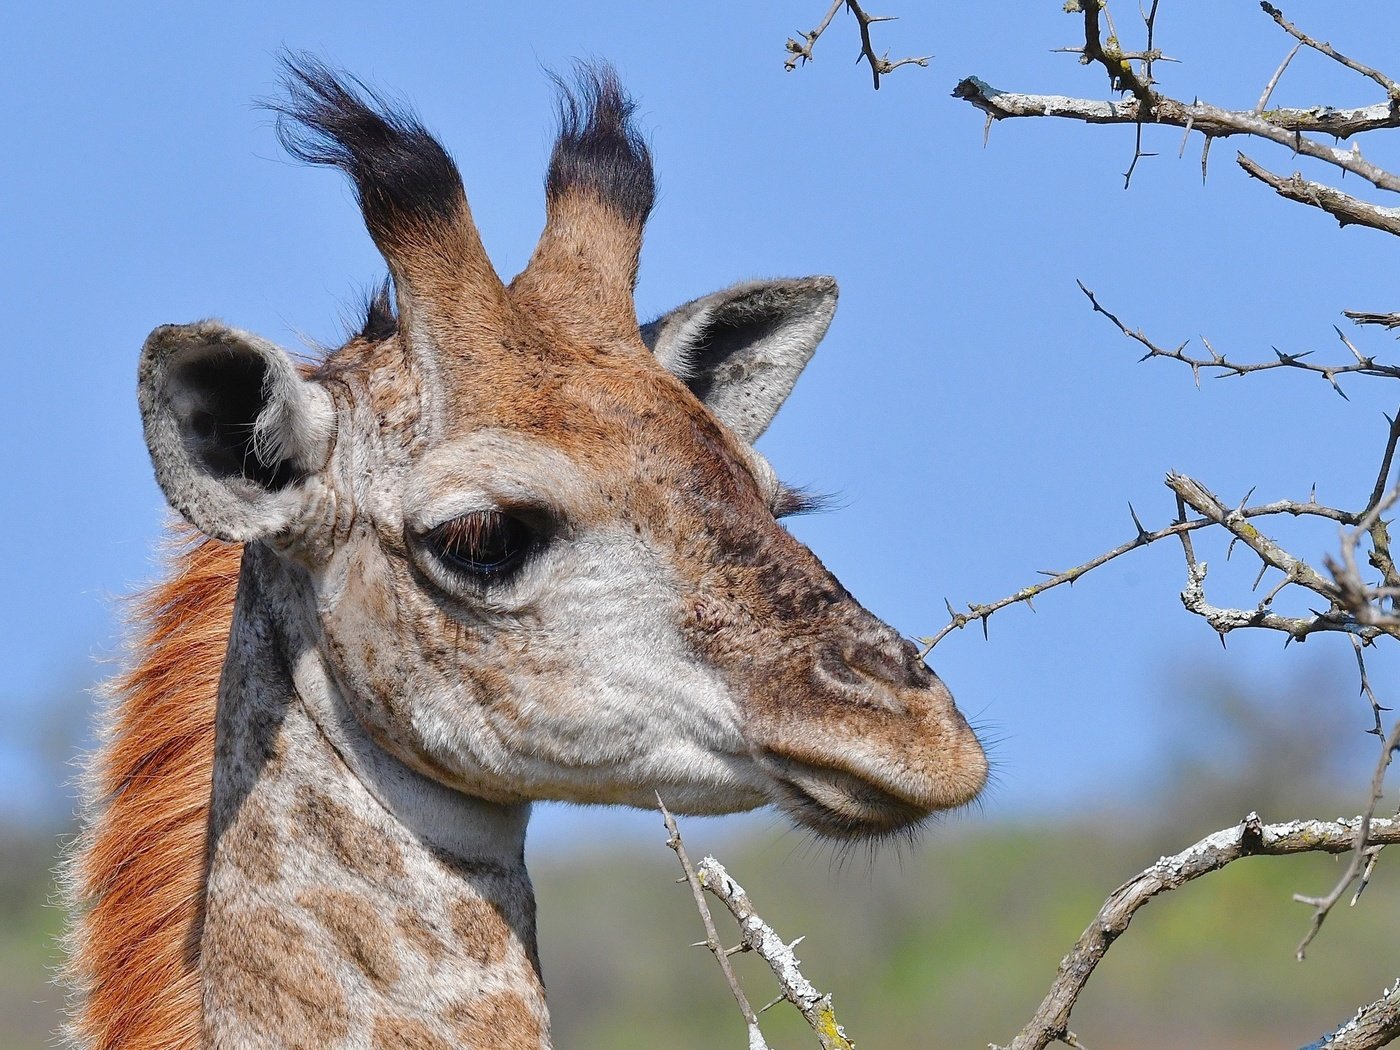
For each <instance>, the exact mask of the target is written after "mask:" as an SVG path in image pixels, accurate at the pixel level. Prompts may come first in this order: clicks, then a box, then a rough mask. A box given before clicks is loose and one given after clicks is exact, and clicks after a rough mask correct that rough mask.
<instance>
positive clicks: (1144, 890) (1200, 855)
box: [1004, 813, 1400, 1050]
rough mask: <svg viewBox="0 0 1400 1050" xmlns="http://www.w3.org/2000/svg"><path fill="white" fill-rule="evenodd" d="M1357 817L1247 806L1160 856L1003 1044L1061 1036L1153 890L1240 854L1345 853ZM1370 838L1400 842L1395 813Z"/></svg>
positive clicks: (1020, 1046)
mask: <svg viewBox="0 0 1400 1050" xmlns="http://www.w3.org/2000/svg"><path fill="white" fill-rule="evenodd" d="M1360 823H1361V818H1360V817H1357V818H1354V819H1351V820H1337V821H1320V820H1297V821H1290V822H1288V823H1285V824H1263V823H1261V822H1260V820H1259V817H1258V816H1257V815H1255V814H1253V813H1251V814H1250V815H1249V816H1248V817H1246V818H1245V820H1244V822H1243V823H1242V824H1240V825H1239V826H1238V827H1233V828H1226V829H1224V830H1222V831H1217V832H1215V833H1214V834H1212V835H1207V836H1206V837H1205V838H1203V839H1201V840H1200V841H1199V842H1197V843H1195V844H1194V845H1192V846H1189V847H1187V848H1186V849H1184V850H1182V851H1181V852H1180V853H1178V854H1176V855H1175V856H1171V857H1162V858H1161V859H1160V860H1158V861H1157V863H1156V864H1154V865H1152V866H1151V867H1150V868H1147V869H1146V870H1145V871H1143V872H1141V873H1140V874H1138V875H1137V876H1135V877H1134V878H1132V879H1130V880H1128V881H1127V882H1126V883H1124V884H1123V885H1122V886H1120V887H1118V889H1116V890H1114V891H1113V893H1112V894H1111V895H1110V896H1109V898H1108V900H1107V901H1105V902H1104V905H1103V907H1102V908H1100V909H1099V913H1098V914H1097V915H1096V916H1095V917H1094V921H1093V922H1091V923H1090V924H1089V926H1088V928H1087V929H1086V930H1085V931H1084V933H1083V934H1082V935H1081V936H1080V938H1079V940H1078V942H1076V944H1075V945H1074V947H1073V948H1072V949H1070V952H1069V954H1068V955H1066V956H1065V957H1064V959H1063V960H1062V961H1061V962H1060V967H1059V972H1058V974H1057V975H1056V977H1055V981H1054V983H1053V984H1052V985H1051V987H1050V991H1049V993H1048V994H1047V995H1046V997H1045V999H1044V1000H1043V1001H1042V1002H1041V1004H1040V1007H1039V1009H1037V1010H1036V1012H1035V1015H1034V1016H1033V1017H1032V1018H1031V1020H1030V1022H1029V1023H1028V1024H1027V1025H1026V1026H1025V1027H1024V1028H1022V1029H1021V1031H1020V1033H1018V1034H1017V1036H1016V1038H1015V1039H1013V1040H1012V1041H1011V1043H1010V1044H1009V1046H1008V1047H1006V1048H1004V1050H1044V1048H1045V1047H1047V1046H1049V1045H1050V1044H1051V1043H1052V1042H1054V1041H1056V1040H1058V1039H1063V1038H1064V1036H1065V1034H1066V1033H1067V1032H1068V1031H1069V1017H1070V1011H1071V1010H1073V1008H1074V1004H1075V1002H1076V1001H1077V1000H1078V998H1079V995H1080V993H1081V992H1082V991H1083V989H1084V986H1085V985H1086V984H1087V983H1088V981H1089V978H1090V977H1091V976H1092V975H1093V972H1094V969H1095V967H1097V966H1098V964H1099V963H1100V962H1101V961H1102V960H1103V957H1104V955H1105V954H1106V953H1107V952H1108V949H1109V947H1110V946H1111V945H1112V944H1113V942H1114V940H1116V939H1117V938H1118V936H1119V935H1120V934H1122V933H1123V931H1124V930H1126V929H1127V928H1128V924H1129V923H1130V922H1131V921H1132V919H1133V916H1134V915H1135V914H1136V913H1137V911H1138V909H1139V908H1141V907H1142V906H1143V905H1145V904H1146V903H1147V902H1148V901H1150V900H1151V899H1152V898H1153V897H1155V896H1157V895H1158V894H1160V893H1165V892H1167V891H1168V890H1174V889H1178V888H1179V887H1181V886H1184V885H1186V883H1188V882H1190V881H1192V880H1193V879H1197V878H1200V877H1201V876H1202V875H1207V874H1209V873H1210V872H1213V871H1218V870H1219V869H1220V868H1223V867H1224V866H1225V865H1227V864H1229V863H1231V862H1233V861H1236V860H1239V859H1240V858H1241V857H1250V856H1283V855H1287V854H1292V853H1309V852H1319V851H1320V852H1325V853H1345V852H1346V851H1347V850H1350V849H1353V848H1354V844H1355V839H1356V831H1357V827H1358V826H1359V824H1360ZM1369 841H1370V842H1371V843H1375V844H1379V843H1394V842H1400V821H1394V820H1373V821H1372V822H1371V825H1370V834H1369ZM1373 1005H1374V1004H1373ZM1366 1009H1367V1010H1369V1009H1371V1007H1367V1008H1366ZM1362 1013H1365V1010H1363V1011H1362ZM1348 1045H1352V1046H1357V1047H1362V1046H1364V1047H1372V1046H1380V1045H1382V1042H1359V1043H1354V1044H1348Z"/></svg>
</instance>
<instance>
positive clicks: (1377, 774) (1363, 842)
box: [1293, 649, 1400, 962]
mask: <svg viewBox="0 0 1400 1050" xmlns="http://www.w3.org/2000/svg"><path fill="white" fill-rule="evenodd" d="M1360 652H1361V651H1360V649H1358V650H1357V658H1358V659H1360ZM1362 680H1363V681H1364V680H1365V678H1364V671H1363V679H1362ZM1373 702H1374V699H1373ZM1396 748H1400V720H1397V721H1396V723H1395V725H1394V727H1393V728H1392V729H1391V731H1390V736H1388V737H1386V738H1385V741H1384V743H1382V744H1381V754H1380V758H1379V759H1378V760H1377V762H1376V768H1375V770H1374V771H1373V772H1372V774H1371V797H1370V798H1369V799H1368V800H1367V803H1366V810H1365V812H1363V813H1362V814H1361V817H1360V820H1359V823H1358V824H1357V827H1356V837H1355V839H1354V840H1353V842H1352V850H1351V860H1350V862H1349V863H1348V864H1347V867H1346V870H1345V871H1343V872H1342V874H1341V877H1340V878H1338V879H1337V882H1336V885H1334V886H1333V887H1332V889H1331V891H1330V892H1328V893H1327V895H1326V896H1324V897H1306V896H1304V895H1303V894H1301V893H1297V894H1294V895H1293V899H1294V900H1295V901H1297V902H1298V903H1299V904H1310V905H1312V908H1313V916H1312V922H1311V923H1309V924H1308V932H1307V933H1305V934H1304V935H1303V939H1302V941H1300V942H1299V944H1298V951H1297V956H1298V960H1299V961H1300V962H1301V961H1302V959H1303V955H1304V953H1305V952H1306V951H1307V949H1308V945H1309V944H1311V943H1312V941H1313V938H1314V937H1316V936H1317V931H1318V930H1320V929H1322V923H1323V921H1324V920H1325V919H1326V918H1327V916H1328V914H1329V913H1330V912H1331V911H1332V908H1333V906H1334V905H1335V904H1336V903H1337V901H1339V900H1341V899H1342V894H1344V893H1346V891H1347V887H1349V886H1350V885H1351V884H1352V883H1353V882H1354V881H1356V879H1357V878H1359V877H1361V875H1362V872H1363V870H1366V869H1369V868H1370V867H1371V865H1372V864H1373V863H1374V862H1375V858H1376V856H1377V855H1378V853H1379V851H1380V849H1381V844H1376V843H1374V842H1373V841H1372V839H1371V834H1370V832H1371V825H1372V821H1373V819H1374V816H1375V812H1376V804H1377V803H1379V802H1380V800H1381V796H1382V795H1384V794H1385V771H1386V769H1388V768H1389V766H1390V760H1391V758H1393V757H1394V755H1395V750H1396ZM1356 895H1357V897H1360V896H1361V891H1360V890H1357V891H1356ZM1352 903H1353V904H1355V903H1356V900H1355V898H1353V899H1352Z"/></svg>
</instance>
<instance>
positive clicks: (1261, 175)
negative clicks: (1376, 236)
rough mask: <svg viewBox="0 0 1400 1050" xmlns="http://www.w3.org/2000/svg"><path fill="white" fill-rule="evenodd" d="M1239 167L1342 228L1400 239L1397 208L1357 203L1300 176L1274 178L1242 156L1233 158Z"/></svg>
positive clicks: (1340, 193)
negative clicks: (1362, 229) (1378, 232)
mask: <svg viewBox="0 0 1400 1050" xmlns="http://www.w3.org/2000/svg"><path fill="white" fill-rule="evenodd" d="M1235 160H1236V161H1237V162H1238V163H1239V166H1240V167H1241V168H1243V169H1244V170H1245V171H1246V172H1247V173H1248V174H1250V175H1251V176H1253V177H1254V178H1256V179H1258V180H1259V181H1260V182H1262V183H1264V184H1266V185H1268V186H1272V187H1273V189H1274V191H1275V192H1276V193H1277V194H1278V195H1279V196H1280V197H1285V198H1287V199H1288V200H1291V201H1297V202H1298V203H1299V204H1306V205H1308V206H1310V207H1313V208H1320V209H1322V210H1323V211H1325V212H1327V213H1328V214H1329V215H1331V216H1332V217H1333V218H1335V219H1336V220H1337V223H1338V225H1341V226H1369V227H1370V228H1371V229H1373V230H1381V231H1382V232H1384V233H1390V234H1394V235H1396V236H1400V208H1383V207H1381V206H1380V205H1379V204H1370V203H1368V202H1367V201H1363V200H1358V199H1357V198H1355V197H1353V196H1351V195H1350V194H1346V193H1343V192H1342V191H1341V190H1337V189H1333V188H1332V187H1331V186H1325V185H1323V184H1322V183H1320V182H1313V181H1312V180H1310V179H1305V178H1303V176H1302V173H1301V172H1296V171H1295V172H1294V173H1293V174H1292V175H1291V176H1288V177H1285V176H1282V175H1275V174H1274V173H1273V172H1271V171H1269V170H1268V169H1267V168H1265V167H1264V166H1263V165H1261V164H1258V163H1256V162H1255V161H1253V160H1251V159H1250V158H1248V157H1246V156H1245V155H1244V154H1243V153H1238V154H1236V155H1235Z"/></svg>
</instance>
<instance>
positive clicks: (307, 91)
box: [268, 53, 505, 331]
mask: <svg viewBox="0 0 1400 1050" xmlns="http://www.w3.org/2000/svg"><path fill="white" fill-rule="evenodd" d="M282 64H283V70H284V77H283V87H284V90H285V98H284V99H282V100H278V101H274V102H270V103H268V106H269V108H270V109H272V110H273V111H275V112H276V113H277V115H278V116H277V135H278V138H279V139H281V141H282V145H283V146H284V147H285V148H286V150H287V151H288V152H289V153H290V154H291V155H292V156H294V157H296V158H297V159H298V160H301V161H304V162H306V163H308V164H318V165H325V166H329V167H336V168H339V169H340V170H341V171H343V172H344V173H345V174H346V175H348V176H349V177H350V180H351V181H352V183H353V184H354V187H355V195H356V198H357V199H358V201H359V204H360V211H361V212H362V214H363V216H364V221H365V227H366V228H367V229H368V230H369V234H370V236H371V237H372V238H373V239H374V243H375V245H376V246H377V247H378V248H379V251H380V253H381V254H382V255H383V256H384V260H385V262H387V263H388V265H389V272H390V273H391V274H392V275H393V279H394V288H395V294H396V296H397V299H398V307H399V313H400V316H401V318H402V319H403V320H404V322H405V327H406V328H407V329H408V330H409V331H412V330H413V328H412V321H413V319H414V315H415V312H423V313H429V314H432V313H439V314H441V313H452V314H454V315H455V314H461V313H463V311H462V310H461V309H459V308H460V307H462V306H466V307H467V309H466V311H465V313H466V314H467V315H468V317H469V318H470V317H472V316H475V317H477V318H483V319H485V318H490V317H491V316H494V315H498V310H499V307H500V306H501V304H503V303H504V301H505V287H504V285H502V283H501V279H500V278H499V277H498V276H497V274H496V271H495V268H494V267H493V266H492V265H491V260H490V259H489V258H488V256H487V254H486V248H485V246H484V245H483V244H482V241H481V235H480V233H479V232H478V231H477V228H476V223H475V222H474V221H473V220H472V213H471V208H470V206H469V205H468V204H467V196H466V191H465V189H464V188H463V186H462V175H461V173H460V172H459V171H458V170H457V165H456V164H455V163H454V162H453V160H452V158H451V157H450V156H449V155H448V153H447V151H446V150H445V149H444V148H443V146H442V144H441V143H440V142H438V141H437V139H435V138H434V137H433V136H432V135H431V134H430V133H429V132H428V130H427V129H426V128H425V127H424V126H423V125H422V124H421V123H420V122H419V120H418V118H417V117H416V116H414V115H413V113H412V112H410V111H408V110H406V109H403V108H396V107H395V106H394V105H392V104H391V103H389V102H388V101H387V100H386V99H385V98H384V97H383V96H382V95H380V94H379V93H377V92H375V91H374V90H373V89H371V88H369V87H367V86H366V85H365V84H364V83H362V82H361V81H359V80H358V79H356V78H354V77H352V76H350V75H348V74H345V73H340V72H337V71H335V70H333V69H331V68H330V67H329V66H327V65H326V64H325V63H324V62H322V61H321V60H320V59H318V58H316V57H315V56H312V55H308V54H304V53H303V54H298V55H291V54H287V55H284V56H283V58H282ZM454 320H460V317H454Z"/></svg>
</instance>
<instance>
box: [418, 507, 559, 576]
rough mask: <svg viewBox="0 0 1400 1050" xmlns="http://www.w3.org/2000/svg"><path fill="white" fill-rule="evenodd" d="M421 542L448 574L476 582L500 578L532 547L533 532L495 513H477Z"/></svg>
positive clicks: (446, 524)
mask: <svg viewBox="0 0 1400 1050" xmlns="http://www.w3.org/2000/svg"><path fill="white" fill-rule="evenodd" d="M424 540H425V541H426V542H427V544H428V545H429V547H431V548H432V550H433V552H434V553H435V554H436V555H437V557H438V559H439V560H440V561H441V562H442V564H443V565H444V566H446V567H447V568H448V569H449V570H451V571H453V572H456V573H460V574H463V575H466V576H471V577H473V578H475V579H478V580H487V579H492V578H494V577H500V576H504V575H505V574H507V573H509V572H510V571H511V570H512V569H514V568H515V567H516V566H518V565H519V564H520V562H522V561H523V560H524V559H525V556H526V555H528V554H529V553H530V551H531V549H532V548H533V547H534V546H535V542H536V535H535V531H534V530H533V529H532V528H530V526H528V525H526V524H525V523H524V522H523V521H521V520H520V519H519V518H515V517H512V516H511V515H509V514H506V513H504V512H502V511H499V510H478V511H473V512H472V513H470V514H463V515H462V516H461V517H458V518H453V519H451V520H450V521H445V522H443V523H442V524H441V525H439V526H437V527H436V528H435V529H433V530H432V531H431V532H429V533H427V535H426V536H424Z"/></svg>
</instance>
